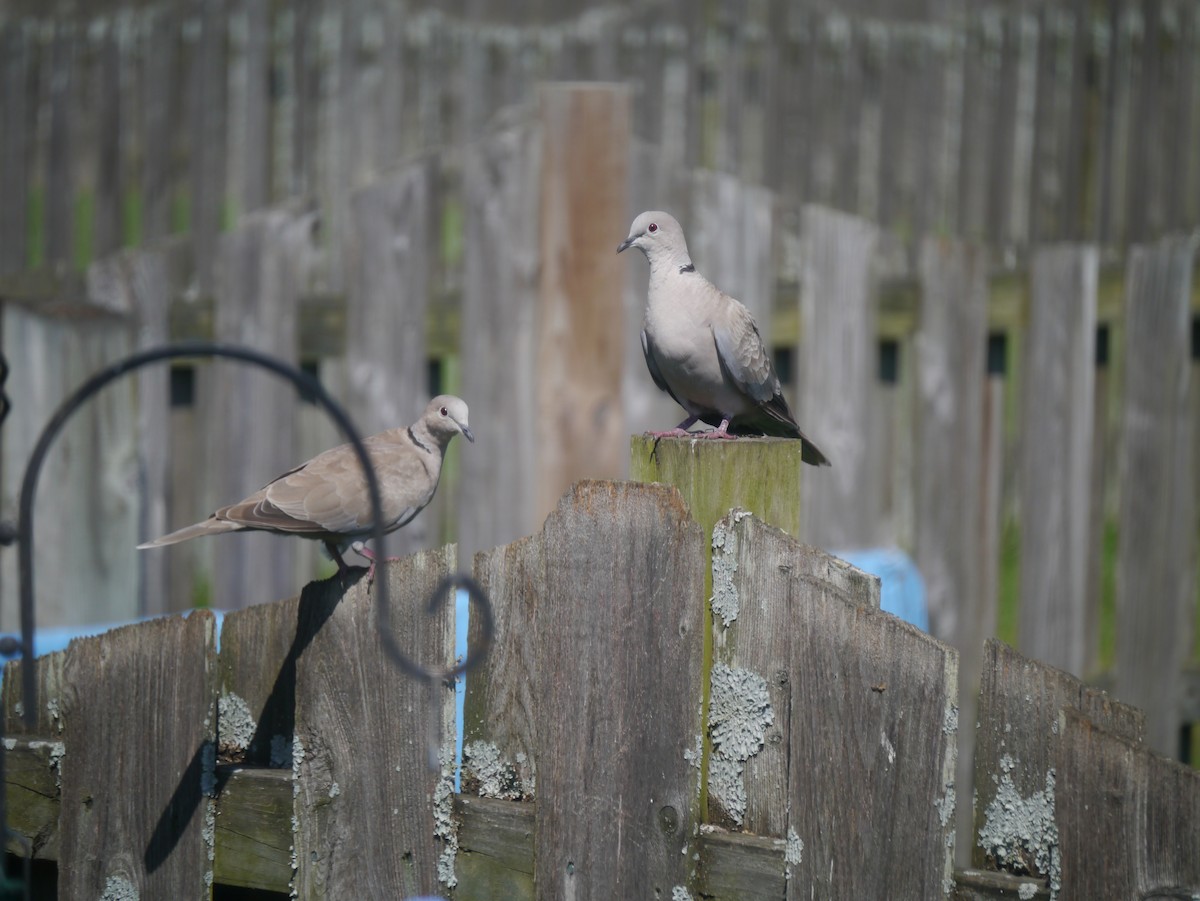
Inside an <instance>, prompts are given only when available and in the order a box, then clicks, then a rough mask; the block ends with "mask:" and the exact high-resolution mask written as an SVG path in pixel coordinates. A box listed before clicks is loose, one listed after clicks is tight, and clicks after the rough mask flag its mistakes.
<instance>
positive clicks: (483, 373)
mask: <svg viewBox="0 0 1200 901" xmlns="http://www.w3.org/2000/svg"><path fill="white" fill-rule="evenodd" d="M541 148H542V143H541V140H540V135H539V134H538V132H537V128H536V126H535V123H534V122H532V121H530V119H529V118H528V117H525V116H522V117H520V118H518V119H517V120H516V121H513V117H509V118H508V119H506V120H505V121H504V122H502V123H497V125H496V127H495V128H494V129H493V130H492V132H491V133H490V134H489V135H488V137H487V138H486V139H484V140H482V141H480V142H479V143H478V144H475V145H472V146H471V147H469V148H468V150H467V152H466V154H465V159H464V161H463V175H462V179H463V194H464V200H463V205H464V215H463V243H464V248H463V252H464V265H465V271H464V277H463V297H462V329H461V331H462V339H463V340H462V344H461V347H460V353H461V357H462V392H463V396H464V397H465V398H467V399H468V401H469V403H470V404H471V405H472V406H473V407H478V408H479V409H481V410H486V411H487V417H488V421H489V422H493V423H507V424H509V426H510V428H509V429H508V431H507V433H506V434H505V438H504V441H503V442H499V441H492V440H491V439H490V438H489V437H488V434H489V430H484V429H480V431H479V432H478V438H479V446H480V447H481V448H482V447H484V446H488V447H494V448H495V449H494V451H492V452H490V453H486V454H463V456H462V482H461V486H462V489H461V490H462V494H461V495H460V497H461V499H462V500H461V505H460V507H459V511H458V522H459V536H458V541H459V546H460V547H461V548H462V553H463V556H464V559H470V558H471V557H473V556H474V554H475V553H476V552H477V551H481V550H485V549H487V548H491V547H495V546H497V545H501V544H505V543H507V542H510V541H515V540H516V539H518V538H520V537H521V536H522V535H528V534H529V533H531V532H533V531H534V530H536V529H537V528H538V526H539V525H540V522H539V521H538V519H537V518H536V516H535V513H534V511H535V492H534V489H533V486H534V483H535V481H536V479H537V460H538V451H537V441H536V437H537V433H536V430H535V429H533V428H531V427H529V424H531V423H532V422H533V421H534V420H535V419H536V417H537V415H538V414H537V385H536V380H535V377H534V373H533V370H532V368H531V367H530V366H528V365H526V364H527V362H528V361H532V360H533V359H535V358H536V346H537V344H536V341H535V340H534V336H535V334H536V332H535V330H534V322H533V320H534V316H535V315H536V299H537V292H538V279H539V275H538V260H539V251H538V248H539V241H540V238H539V234H540V233H539V230H538V215H539V213H538V210H539V204H538V191H537V189H536V187H535V186H536V185H537V183H538V182H537V179H538V172H539V169H540V166H541V152H542V151H541ZM614 246H615V245H614ZM517 424H524V427H521V428H516V427H515V426H516V425H517ZM495 434H497V435H498V434H499V432H498V431H497V432H496V433H495ZM485 442H487V444H486V445H485ZM483 497H487V498H489V502H488V503H481V502H480V498H483Z"/></svg>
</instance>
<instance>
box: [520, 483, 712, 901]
mask: <svg viewBox="0 0 1200 901" xmlns="http://www.w3.org/2000/svg"><path fill="white" fill-rule="evenodd" d="M542 539H543V542H544V554H545V561H546V575H545V583H544V589H543V590H544V594H543V595H542V597H541V598H540V599H539V600H540V603H539V605H538V609H537V614H536V616H535V619H534V621H533V623H532V628H533V629H534V631H535V636H536V637H535V641H536V642H537V647H538V657H539V659H538V672H539V673H541V674H543V678H540V679H539V680H538V681H537V682H536V684H535V686H534V702H535V704H536V707H535V710H534V716H535V717H536V718H537V727H536V728H537V741H538V749H537V763H538V797H539V804H538V808H537V818H536V819H537V827H536V832H535V842H536V848H537V856H536V859H535V868H534V872H535V879H536V883H537V891H538V897H539V898H542V899H552V898H561V897H564V896H566V897H575V898H579V899H588V898H595V899H600V898H605V899H607V898H615V897H648V896H651V895H652V894H662V895H666V894H667V893H668V892H670V891H672V890H673V888H674V887H675V886H683V885H686V884H687V883H688V880H689V876H688V874H689V872H690V871H691V862H690V857H691V851H692V847H691V846H692V844H693V843H694V840H695V830H696V826H697V824H698V815H699V811H698V809H697V807H698V804H697V801H698V797H699V786H700V771H699V769H698V767H697V766H696V765H695V762H694V761H689V760H688V754H687V752H688V751H694V749H695V747H696V745H697V744H698V742H699V737H700V736H699V733H700V723H699V722H698V716H697V714H698V708H699V701H700V696H701V674H702V669H701V667H702V659H701V658H702V645H703V625H704V618H703V607H702V590H703V589H702V585H703V578H704V568H703V559H704V558H703V548H702V541H703V537H702V535H701V531H700V528H699V527H698V526H697V525H696V524H695V522H694V521H692V520H691V519H690V518H689V517H688V515H687V508H686V507H685V506H684V504H683V502H682V500H681V498H680V496H679V494H678V492H677V491H675V489H673V488H666V487H661V486H647V485H640V484H637V483H630V482H626V483H613V482H583V483H579V484H577V485H575V486H574V487H573V488H572V489H571V491H570V492H568V494H567V495H566V496H565V497H564V498H563V500H562V502H561V503H560V505H559V507H558V509H557V510H555V511H554V513H552V514H551V515H550V517H549V518H548V519H547V520H546V526H545V529H544V530H543V533H542ZM565 598H573V599H574V601H573V602H572V603H570V604H565V603H562V599H565ZM667 636H669V640H664V638H665V637H667ZM550 674H553V676H550Z"/></svg>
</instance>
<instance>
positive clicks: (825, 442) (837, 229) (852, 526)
mask: <svg viewBox="0 0 1200 901" xmlns="http://www.w3.org/2000/svg"><path fill="white" fill-rule="evenodd" d="M801 229H802V234H801V241H802V242H803V250H802V254H803V258H802V261H801V266H802V267H803V268H802V272H801V288H800V315H801V318H802V319H803V334H802V337H801V342H800V348H799V351H798V353H799V358H800V359H799V365H798V366H797V371H798V372H799V385H798V387H797V388H796V389H795V393H794V395H793V400H794V401H795V406H794V409H793V413H794V414H795V416H796V418H797V420H798V421H799V423H800V428H801V429H802V430H803V431H804V433H805V434H806V435H808V436H809V437H810V438H812V440H813V441H815V442H816V443H817V445H818V446H819V447H820V448H821V449H822V450H823V451H824V452H825V455H826V456H827V457H828V458H829V460H830V462H831V463H832V464H833V465H832V467H831V468H830V469H827V470H817V471H814V473H813V474H812V475H811V476H809V477H808V478H806V479H805V480H804V484H803V486H802V492H803V495H802V504H801V506H802V510H801V514H802V516H803V524H802V526H801V529H800V534H799V537H800V538H802V539H803V540H804V541H805V542H807V543H809V544H815V545H817V546H818V547H824V548H841V549H848V548H855V547H864V546H871V545H874V544H876V543H878V541H879V540H880V535H879V531H880V521H881V519H882V515H881V514H882V509H883V502H882V498H879V497H864V496H863V495H862V494H861V487H862V485H863V484H864V483H869V482H870V479H869V478H868V477H867V474H866V464H867V461H868V458H869V455H868V454H867V448H866V442H867V438H868V436H869V435H870V434H871V428H870V416H871V412H872V410H873V409H874V404H873V403H872V397H873V393H874V383H875V377H876V373H877V372H878V348H877V343H876V337H875V335H876V327H875V304H874V294H873V285H872V274H871V267H872V260H873V256H874V253H875V247H876V244H877V242H878V240H879V230H878V228H876V227H875V226H874V225H872V224H871V223H869V222H867V221H866V220H865V219H859V218H857V217H855V216H850V215H847V214H846V213H839V212H836V211H834V210H827V209H824V208H822V207H816V206H806V207H805V208H804V211H803V223H802V225H801Z"/></svg>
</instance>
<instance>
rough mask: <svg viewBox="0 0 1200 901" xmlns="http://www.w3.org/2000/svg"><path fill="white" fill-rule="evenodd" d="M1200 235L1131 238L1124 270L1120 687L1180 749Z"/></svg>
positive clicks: (1172, 747)
mask: <svg viewBox="0 0 1200 901" xmlns="http://www.w3.org/2000/svg"><path fill="white" fill-rule="evenodd" d="M1197 241H1198V239H1197V238H1196V237H1194V236H1192V237H1187V238H1164V239H1162V240H1161V241H1159V242H1158V243H1156V244H1154V245H1151V246H1138V247H1134V248H1133V249H1132V251H1131V253H1130V257H1129V265H1128V268H1127V270H1126V291H1125V297H1126V312H1125V379H1124V396H1123V409H1122V434H1121V474H1120V479H1121V482H1122V484H1125V485H1131V484H1134V483H1133V480H1134V479H1136V484H1137V489H1136V490H1125V491H1122V492H1121V500H1120V509H1119V524H1118V528H1119V532H1118V535H1119V538H1118V548H1117V636H1118V639H1117V660H1116V671H1117V678H1116V687H1115V692H1116V694H1117V695H1118V697H1120V698H1121V699H1122V700H1125V701H1128V702H1129V703H1131V704H1136V705H1137V706H1139V707H1141V708H1142V709H1144V710H1145V711H1146V717H1147V723H1148V729H1147V740H1148V742H1149V743H1150V746H1151V747H1153V748H1154V749H1155V750H1156V751H1158V752H1159V753H1161V754H1174V753H1175V752H1176V748H1177V742H1178V728H1179V723H1178V720H1177V719H1176V711H1177V709H1178V705H1179V691H1180V682H1179V679H1178V675H1177V674H1178V673H1179V671H1180V669H1181V667H1182V664H1183V661H1184V659H1185V658H1186V656H1187V653H1188V647H1189V645H1190V642H1191V637H1190V636H1191V632H1192V630H1191V628H1190V623H1191V621H1192V617H1193V616H1194V610H1195V598H1196V558H1195V534H1196V528H1195V523H1196V520H1195V510H1194V509H1193V506H1194V504H1195V495H1194V493H1193V487H1192V486H1193V479H1195V478H1197V476H1196V473H1195V472H1194V470H1193V469H1192V455H1191V454H1192V451H1191V446H1192V445H1191V442H1192V441H1193V436H1192V424H1191V409H1190V401H1189V398H1188V393H1189V391H1190V382H1191V360H1190V350H1189V346H1188V344H1189V338H1190V327H1189V326H1190V322H1189V312H1188V302H1189V298H1190V297H1191V290H1192V268H1193V266H1194V263H1195V258H1196V246H1197Z"/></svg>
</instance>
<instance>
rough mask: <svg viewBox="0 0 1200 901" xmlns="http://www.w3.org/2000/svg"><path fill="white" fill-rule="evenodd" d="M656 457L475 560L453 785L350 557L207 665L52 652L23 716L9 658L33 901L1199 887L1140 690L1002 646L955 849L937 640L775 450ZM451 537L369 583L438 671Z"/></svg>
mask: <svg viewBox="0 0 1200 901" xmlns="http://www.w3.org/2000/svg"><path fill="white" fill-rule="evenodd" d="M651 450H652V446H651V443H650V442H648V441H641V440H638V439H635V441H634V445H633V455H634V466H635V468H645V467H650V470H653V471H654V472H655V474H657V475H659V476H660V477H664V478H670V479H673V480H675V481H677V482H678V484H679V487H678V488H676V487H674V486H672V485H665V484H647V483H641V482H604V481H587V482H581V483H578V484H576V485H574V486H572V487H571V488H570V489H569V490H568V491H567V493H566V494H565V495H564V496H563V497H562V499H561V500H560V502H559V503H558V505H557V507H556V509H555V511H554V512H553V513H552V514H551V515H550V516H549V517H548V518H547V520H546V522H545V524H544V526H543V527H542V529H541V530H540V531H538V532H537V533H535V534H533V535H530V536H527V537H524V538H521V539H519V540H517V541H516V542H514V543H512V544H509V545H506V546H503V547H498V548H495V549H493V550H489V551H487V552H484V553H481V554H479V555H477V556H476V558H475V561H474V566H473V569H474V574H475V576H476V577H477V578H478V579H479V580H480V581H481V582H482V584H483V585H484V586H485V588H486V590H487V592H488V594H489V595H490V597H491V601H492V603H493V605H494V609H495V614H496V633H495V635H496V639H495V643H494V645H493V647H492V648H491V652H490V654H489V656H488V657H487V658H486V660H485V662H484V664H483V668H482V669H479V670H475V671H473V672H472V674H471V675H470V676H469V678H468V683H467V713H466V726H465V739H466V742H465V748H464V766H463V772H462V790H461V793H458V794H456V793H455V791H454V781H453V740H452V739H453V732H452V730H453V718H452V698H453V690H452V687H451V686H449V685H447V684H444V683H435V684H433V685H430V684H426V683H422V682H415V681H412V680H409V679H406V678H405V677H404V676H403V675H402V674H400V673H399V672H398V671H396V670H394V669H392V668H390V666H389V665H388V664H387V662H386V660H385V658H384V656H383V654H382V650H381V647H380V644H379V641H378V637H377V634H376V632H375V628H376V620H375V615H374V609H373V600H374V596H373V592H372V591H371V589H370V586H369V585H368V584H367V582H366V581H365V580H363V579H361V578H357V579H356V578H355V577H350V578H345V579H343V578H339V577H334V578H332V579H330V580H328V581H325V582H318V583H313V584H311V585H309V586H308V587H307V588H305V590H304V592H303V593H302V594H301V596H300V597H299V598H294V599H292V600H288V601H280V602H277V603H271V604H262V605H258V606H251V607H248V608H246V609H244V610H241V611H237V612H234V613H230V614H229V615H227V617H226V618H225V621H224V626H223V629H222V633H221V641H220V650H219V652H218V650H217V647H216V642H215V634H214V623H213V620H212V618H211V616H210V614H208V613H206V612H204V611H198V612H194V613H192V614H191V615H190V616H188V617H187V618H179V617H171V618H166V619H160V620H155V621H151V622H148V623H145V624H141V625H135V626H129V627H125V628H123V629H120V630H117V631H114V632H111V633H108V634H106V635H103V636H99V637H96V638H85V639H77V640H76V641H75V642H73V643H72V645H71V646H70V647H69V648H68V649H67V650H66V651H65V652H60V653H57V654H54V655H50V656H48V657H44V658H41V659H40V660H39V661H38V663H37V679H38V683H39V696H38V697H39V704H38V709H37V711H36V723H35V725H34V726H33V727H32V728H30V727H26V726H25V725H24V723H23V721H22V719H21V718H20V717H19V716H18V713H19V711H18V705H17V704H16V698H17V697H19V692H18V688H19V686H20V678H21V674H20V671H19V669H18V668H17V667H16V666H15V665H10V666H9V667H8V669H7V670H6V671H5V675H4V717H5V729H6V735H7V736H9V738H8V740H7V742H6V772H7V780H8V784H7V786H6V789H7V792H8V800H9V808H8V809H9V816H10V818H11V825H12V826H13V827H14V828H15V829H16V831H17V834H18V835H20V836H24V837H25V838H27V839H28V840H29V841H30V843H31V846H32V849H33V853H34V855H35V856H36V857H37V858H39V859H43V860H49V861H57V885H58V892H59V897H71V898H74V897H81V896H88V895H95V894H97V893H98V892H101V891H105V892H107V893H108V894H109V895H110V896H115V893H118V892H124V893H125V894H127V895H130V896H140V897H172V898H204V897H209V895H210V893H211V892H212V890H213V885H214V884H215V885H233V886H244V887H251V888H256V889H265V890H268V891H273V892H280V893H284V892H291V893H292V896H293V897H300V898H326V897H329V898H332V897H404V896H406V895H411V894H415V893H419V892H420V893H426V892H440V893H441V894H444V895H448V896H450V897H452V898H455V899H460V901H465V899H476V898H478V899H494V898H501V897H503V898H513V899H521V898H529V899H533V898H547V899H549V898H571V897H574V898H597V899H599V898H605V899H608V898H617V897H648V896H654V897H660V896H661V897H668V896H669V897H672V898H675V899H683V898H712V899H757V898H763V899H766V898H774V899H779V898H796V899H799V898H808V897H823V898H877V897H887V898H895V899H910V898H911V899H928V898H933V897H954V898H959V899H983V898H1001V897H1021V898H1064V899H1066V898H1084V897H1087V898H1093V897H1149V896H1152V895H1156V893H1158V894H1161V893H1164V892H1167V893H1174V894H1173V895H1172V896H1178V895H1180V894H1181V893H1182V894H1183V895H1187V894H1190V893H1194V892H1196V891H1198V890H1200V858H1198V857H1197V855H1196V854H1195V849H1196V847H1198V846H1200V774H1198V773H1196V772H1195V771H1193V770H1190V769H1188V768H1186V767H1183V766H1181V765H1179V764H1176V763H1173V762H1172V761H1170V760H1168V759H1166V758H1163V757H1161V756H1159V755H1157V754H1155V753H1154V752H1153V751H1151V750H1150V749H1149V748H1148V747H1146V745H1145V744H1144V742H1143V735H1144V730H1145V721H1144V717H1143V716H1142V714H1141V713H1140V712H1139V711H1138V710H1136V709H1134V708H1131V707H1127V706H1125V705H1122V704H1119V703H1117V702H1115V701H1112V700H1110V699H1108V698H1107V697H1106V696H1105V695H1104V694H1103V693H1101V692H1098V691H1095V690H1093V689H1088V688H1085V687H1084V686H1083V685H1082V684H1081V683H1080V682H1079V681H1078V680H1076V679H1075V678H1073V677H1071V676H1069V675H1068V674H1066V673H1064V672H1062V671H1060V670H1056V669H1054V668H1051V667H1048V666H1046V665H1044V664H1042V663H1038V662H1035V661H1033V660H1031V659H1028V658H1025V657H1022V656H1020V655H1018V654H1017V653H1016V652H1014V651H1012V650H1011V649H1009V648H1008V647H1006V646H1004V645H1002V644H1000V643H998V642H996V641H994V640H992V641H989V642H988V643H987V645H986V647H985V649H984V655H983V658H982V681H981V686H982V687H981V691H980V694H979V704H978V709H979V713H978V717H979V722H978V751H977V754H976V764H975V767H976V784H977V785H978V786H979V788H978V794H977V797H976V798H975V799H974V804H973V807H974V816H975V828H974V829H973V830H972V834H971V841H972V849H973V852H974V858H975V859H974V864H975V869H971V870H955V869H954V868H953V866H952V855H953V846H954V814H955V809H956V805H964V804H966V805H970V804H971V803H972V802H971V801H970V800H968V798H967V797H965V796H964V794H963V792H962V791H960V790H959V787H958V784H957V783H956V777H955V766H956V754H957V751H958V741H959V737H960V735H961V734H962V733H963V732H964V731H974V729H973V728H972V725H971V724H970V723H966V722H964V721H963V720H962V714H961V711H960V710H959V707H958V704H957V697H958V687H957V680H958V664H959V657H958V654H957V653H956V652H955V651H954V649H953V648H951V647H950V646H948V645H946V644H943V643H941V642H939V641H937V640H936V639H933V638H931V637H930V636H929V635H927V634H925V633H923V632H921V631H919V630H917V629H915V628H913V627H911V626H909V625H908V624H906V623H904V622H902V621H900V620H898V619H896V618H895V617H892V616H890V615H889V614H886V613H883V612H881V611H880V610H879V609H878V602H879V585H878V581H877V580H876V579H875V578H874V577H871V576H868V575H866V574H864V573H862V572H860V571H858V570H855V569H854V568H853V567H850V566H849V565H847V564H845V563H843V562H841V561H839V560H838V559H837V558H835V557H832V556H830V555H828V554H826V553H824V552H822V551H820V550H817V549H816V548H813V547H811V546H805V545H802V544H799V543H798V542H796V541H795V540H794V539H792V538H791V537H789V536H788V535H787V534H786V533H785V532H783V531H781V530H780V529H779V528H777V527H776V526H774V525H772V524H771V522H770V521H768V520H781V521H786V520H787V518H788V517H791V518H795V516H796V515H797V512H796V510H795V508H794V505H793V506H792V507H791V508H787V507H784V506H782V505H778V504H776V505H775V506H774V507H772V506H770V499H771V492H769V491H766V490H764V488H763V480H762V479H760V478H757V477H749V475H748V473H749V472H750V471H751V470H753V471H754V472H755V473H756V474H761V473H762V472H763V471H766V472H768V473H769V474H770V475H771V477H772V478H773V479H774V480H775V481H776V482H778V481H779V480H786V481H790V482H794V481H795V479H796V478H797V473H798V471H799V469H800V467H801V463H800V461H799V458H798V456H796V454H795V449H794V444H793V443H791V442H786V441H780V440H766V439H763V440H756V441H748V442H739V443H738V444H737V445H736V446H735V445H730V444H725V443H717V442H714V443H712V444H706V443H701V445H700V446H699V447H697V446H695V445H693V444H691V443H689V442H681V441H672V440H667V441H664V442H662V443H661V444H660V445H659V448H658V453H657V454H655V456H654V458H653V459H650V457H649V453H650V451H651ZM660 455H661V456H660ZM656 467H657V468H656ZM648 471H649V470H648ZM730 500H732V501H733V502H734V503H740V502H742V501H746V502H748V503H750V504H752V505H754V506H760V507H761V509H762V510H763V512H764V515H765V516H767V517H768V519H763V518H760V517H759V516H757V515H754V514H752V513H750V512H749V511H747V510H745V509H742V508H735V509H732V510H730V509H728V508H726V507H725V506H724V505H725V504H726V503H727V502H729V501H730ZM722 511H724V512H722ZM455 558H456V551H455V548H454V547H452V546H449V547H445V548H443V549H441V550H437V551H428V552H423V553H420V554H417V555H415V556H411V557H408V558H405V559H404V560H403V561H402V562H399V563H396V564H394V565H388V566H387V567H385V568H383V569H381V571H380V572H381V577H382V578H387V579H389V593H390V596H391V597H392V599H393V601H392V603H393V607H394V610H393V617H392V621H393V622H394V623H397V624H398V625H399V629H400V633H401V636H402V641H403V643H404V645H405V647H406V649H407V650H408V651H409V652H410V653H411V654H413V655H414V656H416V657H417V658H418V659H420V660H421V661H423V662H424V663H425V664H427V665H442V666H445V665H448V664H449V663H450V662H451V660H452V658H453V654H454V650H453V647H454V643H453V632H454V630H453V622H452V617H453V613H452V609H453V607H452V605H451V606H447V607H444V608H442V610H441V611H440V612H438V613H437V614H436V615H433V616H430V615H429V612H428V610H427V602H428V598H429V595H430V592H431V591H432V590H433V588H434V586H435V585H436V584H437V582H438V581H439V579H440V577H442V576H443V575H445V574H446V573H448V572H450V571H452V570H453V569H455V567H456V566H457V565H459V564H457V563H456V559H455ZM475 631H476V632H477V631H478V627H477V626H476V628H475ZM133 698H136V702H133V700H132V699H133ZM431 744H432V746H431ZM431 752H432V754H433V757H434V759H435V761H436V765H435V766H432V767H431V766H430V754H431ZM17 847H18V843H17V841H16V840H15V839H14V840H12V841H10V844H9V849H10V851H15V850H16V849H17ZM40 872H41V873H42V875H41V878H43V879H44V880H46V884H45V885H43V886H41V890H42V891H44V892H49V891H51V888H50V885H51V884H52V883H53V881H54V876H53V870H50V871H48V872H46V871H40Z"/></svg>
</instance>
